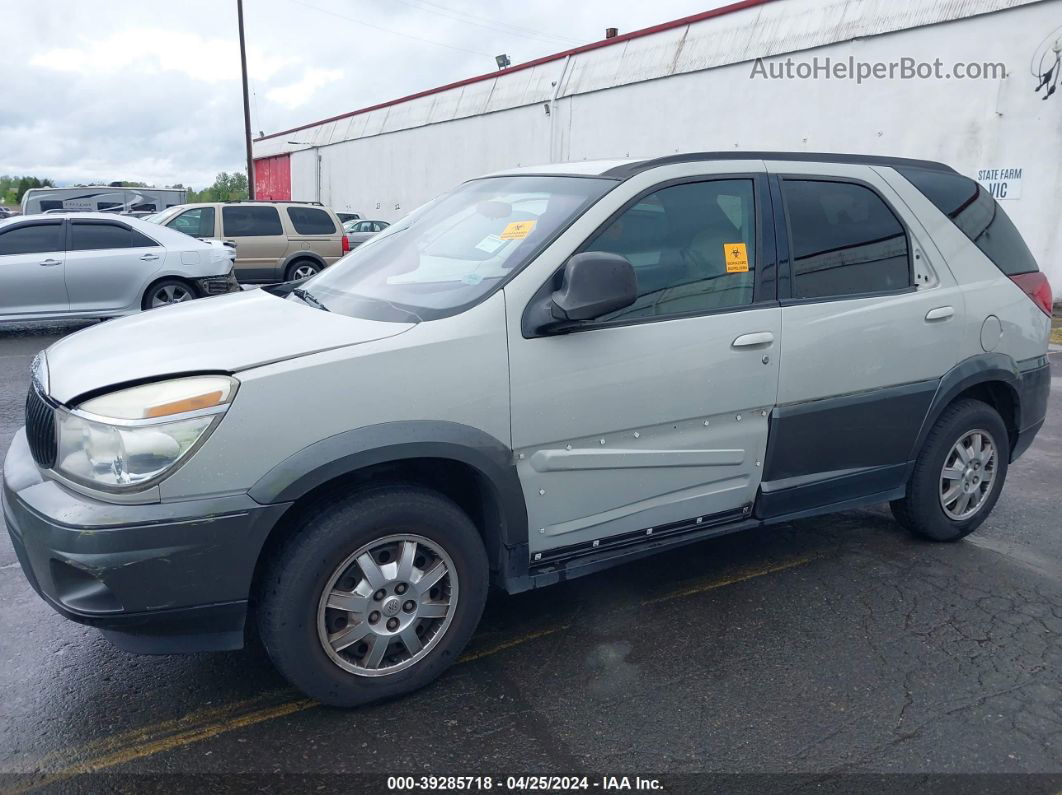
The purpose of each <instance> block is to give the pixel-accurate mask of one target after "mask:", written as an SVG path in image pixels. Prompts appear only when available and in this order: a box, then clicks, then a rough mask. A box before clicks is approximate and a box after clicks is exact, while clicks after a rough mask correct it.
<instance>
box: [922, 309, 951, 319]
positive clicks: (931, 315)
mask: <svg viewBox="0 0 1062 795" xmlns="http://www.w3.org/2000/svg"><path fill="white" fill-rule="evenodd" d="M954 314H955V308H954V307H951V306H938V307H937V308H936V309H930V310H929V311H928V312H926V320H947V319H948V318H949V317H951V316H952V315H954Z"/></svg>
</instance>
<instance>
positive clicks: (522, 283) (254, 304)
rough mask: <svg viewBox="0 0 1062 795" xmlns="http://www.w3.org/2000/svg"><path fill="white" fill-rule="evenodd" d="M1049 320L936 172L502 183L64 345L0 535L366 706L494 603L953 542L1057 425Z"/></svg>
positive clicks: (403, 686)
mask: <svg viewBox="0 0 1062 795" xmlns="http://www.w3.org/2000/svg"><path fill="white" fill-rule="evenodd" d="M1050 305H1051V294H1050V289H1049V288H1048V286H1047V282H1046V281H1045V279H1044V277H1043V276H1042V275H1041V274H1040V273H1039V272H1038V269H1037V266H1036V263H1035V262H1034V260H1033V258H1032V257H1031V256H1030V254H1029V251H1028V249H1027V248H1026V246H1025V244H1024V243H1023V242H1022V239H1021V237H1020V235H1019V234H1018V232H1017V231H1016V230H1015V228H1014V227H1013V225H1012V224H1011V222H1010V221H1009V220H1008V219H1007V217H1006V215H1005V214H1004V213H1003V211H1002V209H1000V208H999V206H998V205H997V204H996V203H995V201H994V200H993V199H992V198H991V197H990V196H989V195H988V194H987V193H986V192H985V191H984V190H983V189H982V188H981V187H980V186H978V185H977V183H975V182H973V181H972V180H970V179H967V178H966V177H963V176H961V175H959V174H957V173H956V172H954V171H952V170H951V169H950V168H948V167H946V166H943V165H940V164H938V163H931V162H923V161H911V160H898V159H888V158H878V157H858V156H850V155H808V154H778V153H745V154H741V155H735V154H733V153H727V154H691V155H676V156H672V157H666V158H663V159H659V160H649V161H614V162H604V163H578V164H567V165H562V166H555V167H547V168H534V169H527V170H516V171H509V172H505V173H499V174H493V175H490V176H488V177H484V178H482V179H477V180H472V181H470V182H467V183H465V184H463V185H461V186H460V187H458V188H457V189H455V190H454V191H452V192H451V193H449V194H446V195H444V196H442V197H440V198H438V199H436V200H435V201H433V202H432V203H430V204H428V205H426V206H425V207H423V208H421V209H419V210H417V211H416V212H414V213H413V214H411V215H410V216H408V217H407V218H405V219H404V220H402V221H399V222H398V223H396V224H394V225H393V226H391V227H390V228H388V229H387V230H385V231H384V232H382V233H380V234H379V235H377V236H376V237H374V238H373V239H372V241H371V242H369V243H366V244H365V245H363V246H361V247H359V248H358V249H357V250H356V251H355V252H353V253H352V254H351V255H349V256H348V257H346V258H345V259H344V260H343V261H342V262H340V263H339V264H337V265H335V266H333V267H331V268H329V269H327V270H325V271H323V272H322V273H320V274H319V275H317V276H316V277H314V278H312V279H309V280H308V281H305V282H303V283H301V284H298V285H294V284H286V285H280V286H277V287H273V288H267V289H263V290H257V291H253V292H247V293H241V294H234V295H230V296H223V297H220V298H217V299H215V300H212V301H206V302H194V303H191V304H185V305H182V306H177V307H168V308H164V309H162V310H159V311H157V312H153V313H151V315H150V316H147V317H144V318H139V319H136V320H124V321H117V322H112V323H107V324H104V325H102V326H98V327H94V328H89V329H86V330H84V331H81V332H79V333H78V334H75V335H73V336H70V337H67V338H66V339H63V340H61V341H59V342H57V343H56V344H54V345H53V346H52V347H50V348H48V349H47V351H46V352H45V353H44V354H42V355H41V356H39V357H38V359H37V360H36V362H35V369H34V373H33V386H32V388H31V390H30V393H29V396H28V400H27V404H26V429H25V430H24V431H22V432H20V433H19V434H18V435H17V436H16V438H15V440H14V442H13V443H12V445H11V448H10V451H9V453H8V456H7V461H6V463H5V469H4V491H3V503H4V515H5V518H6V522H7V526H8V528H9V531H10V533H11V536H12V540H13V541H14V546H15V549H16V550H17V552H18V556H19V560H20V562H21V564H22V567H23V570H24V571H25V573H26V575H27V577H28V578H29V580H30V582H31V583H32V584H33V586H34V587H35V588H36V589H37V590H38V591H39V593H40V594H41V596H42V597H43V598H44V599H45V600H47V601H48V603H49V604H51V605H52V606H53V607H54V608H55V609H56V610H57V611H58V612H59V613H61V614H62V615H64V616H66V617H68V618H70V619H73V620H75V621H80V622H84V623H87V624H93V625H96V626H99V627H100V628H101V629H102V630H103V632H104V633H105V634H106V635H107V636H108V637H109V638H110V639H111V640H113V641H114V642H115V643H117V644H119V645H120V646H122V647H124V648H127V649H131V650H135V651H143V652H172V651H196V650H208V649H213V650H217V649H235V648H238V647H240V646H241V645H242V644H243V642H244V631H245V622H246V621H247V618H248V616H249V615H251V616H253V617H254V619H255V620H256V621H257V625H258V628H259V632H260V635H261V638H262V640H263V641H264V644H265V647H266V649H267V650H268V652H269V654H270V656H271V657H272V659H273V660H274V662H275V664H276V665H277V667H278V668H279V669H280V670H281V671H282V672H283V673H284V675H285V676H287V677H288V679H290V680H291V681H292V682H293V683H294V684H296V685H297V686H298V687H300V688H302V689H303V690H304V691H305V692H306V693H308V694H310V695H312V696H314V697H315V698H318V699H320V700H321V701H323V702H326V703H329V704H334V705H348V706H349V705H355V704H361V703H364V702H368V701H371V700H375V699H380V698H384V697H388V696H392V695H395V694H397V693H403V692H406V691H409V690H412V689H414V688H417V687H420V686H422V685H424V684H426V683H428V682H430V681H431V680H432V679H434V678H435V677H437V676H438V675H439V674H440V673H441V672H442V671H443V670H444V669H446V667H447V666H449V665H450V664H451V663H452V662H453V661H454V660H456V659H457V657H458V655H459V654H460V652H461V649H462V647H464V645H465V643H466V642H467V641H468V639H469V637H470V636H471V634H472V632H473V630H474V629H475V627H476V624H477V622H478V620H479V617H480V613H481V611H482V609H483V606H484V601H485V599H486V597H487V591H488V586H489V585H491V584H493V585H495V586H497V587H499V588H501V589H503V590H505V591H508V592H509V593H516V592H520V591H524V590H527V589H530V588H537V587H540V586H543V585H549V584H551V583H555V582H559V581H562V580H565V579H568V578H570V577H575V576H579V575H582V574H587V573H589V572H594V571H598V570H601V569H604V568H606V567H609V566H612V565H615V564H617V563H623V562H627V561H631V560H634V559H636V558H638V557H640V556H644V555H647V554H651V553H653V552H656V551H659V550H663V549H668V548H671V547H674V546H678V545H682V544H688V543H691V542H694V541H698V540H701V539H704V538H707V537H710V536H713V535H717V534H721V533H728V532H733V531H735V530H742V529H746V528H752V527H757V526H761V525H767V524H775V523H778V522H785V521H788V520H790V519H793V518H796V517H807V516H812V515H815V514H821V513H826V512H830V511H836V510H840V509H847V508H852V507H855V506H859V505H865V504H869V503H880V502H889V503H891V505H892V508H893V512H894V514H895V516H896V518H897V519H898V520H899V521H900V522H901V523H902V524H903V525H905V526H906V527H908V528H909V529H910V530H912V531H913V532H915V533H917V534H919V535H921V536H924V537H927V538H930V539H934V540H937V541H954V540H956V539H959V538H962V537H963V536H965V535H967V534H968V533H970V532H972V531H973V530H974V529H975V528H977V526H978V525H980V524H981V523H982V522H983V521H985V519H986V518H987V517H988V515H989V514H990V512H991V510H992V507H993V506H994V505H995V503H996V500H997V499H998V498H999V494H1000V491H1001V490H1002V488H1003V483H1004V480H1005V479H1006V476H1007V467H1008V465H1009V464H1010V462H1012V461H1013V460H1014V459H1015V458H1017V457H1018V456H1019V455H1021V454H1022V453H1023V452H1024V451H1025V450H1026V448H1028V446H1029V444H1030V443H1031V442H1032V439H1033V437H1034V435H1035V434H1036V432H1037V430H1038V429H1039V428H1040V426H1041V424H1042V423H1043V420H1044V413H1045V407H1046V401H1047V395H1048V390H1049V386H1050V371H1049V367H1048V363H1047V358H1046V351H1047V340H1048V334H1049V326H1050V321H1049V317H1048V313H1049V311H1050ZM134 326H135V328H134ZM296 405H297V406H298V407H299V410H298V412H297V421H292V419H291V418H292V417H294V416H296V415H293V414H292V413H291V412H289V411H286V410H285V407H287V406H296Z"/></svg>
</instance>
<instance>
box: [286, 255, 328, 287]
mask: <svg viewBox="0 0 1062 795" xmlns="http://www.w3.org/2000/svg"><path fill="white" fill-rule="evenodd" d="M320 272H321V266H320V265H319V264H318V263H316V262H314V261H313V260H312V259H299V260H295V261H294V262H293V263H291V264H290V265H288V270H287V273H286V274H285V278H284V281H287V282H297V281H301V280H302V279H309V278H310V277H311V276H313V275H315V274H317V273H320Z"/></svg>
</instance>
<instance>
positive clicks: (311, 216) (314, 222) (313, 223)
mask: <svg viewBox="0 0 1062 795" xmlns="http://www.w3.org/2000/svg"><path fill="white" fill-rule="evenodd" d="M288 218H290V219H291V225H292V226H294V227H295V231H296V232H298V233H299V234H300V235H332V234H335V231H336V225H335V224H334V223H332V219H331V217H329V215H328V213H327V212H325V211H324V210H318V209H315V208H313V207H289V208H288Z"/></svg>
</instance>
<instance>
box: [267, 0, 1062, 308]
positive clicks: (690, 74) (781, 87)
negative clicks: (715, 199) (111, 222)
mask: <svg viewBox="0 0 1062 795" xmlns="http://www.w3.org/2000/svg"><path fill="white" fill-rule="evenodd" d="M1060 52H1062V2H1059V0H744V1H743V2H739V3H734V4H732V5H730V6H726V7H724V8H719V9H715V10H712V11H707V12H704V13H701V14H697V15H694V16H691V17H686V18H684V19H679V20H674V21H673V22H668V23H664V24H661V25H657V26H654V27H652V28H647V29H645V30H640V31H635V32H633V33H628V34H626V35H621V36H616V37H614V38H608V39H604V40H602V41H598V42H594V43H593V44H588V45H585V46H583V47H577V48H575V49H572V50H568V51H566V52H561V53H557V54H555V55H550V56H547V57H544V58H539V59H537V60H534V61H530V62H528V63H524V64H517V65H514V66H511V67H509V68H506V69H503V70H500V71H498V72H493V73H489V74H485V75H480V76H477V77H472V78H469V79H467V80H462V81H459V82H457V83H452V84H450V85H446V86H441V87H439V88H434V89H430V90H427V91H423V92H421V93H419V94H414V95H412V96H408V97H403V98H400V99H397V100H394V101H391V102H385V103H382V104H380V105H375V106H373V107H369V108H363V109H360V110H354V111H350V112H348V113H343V114H341V115H338V116H335V117H333V118H330V119H325V120H323V121H319V122H313V123H310V124H306V125H302V126H299V127H296V128H293V129H290V130H284V131H282V132H277V133H273V134H271V135H266V136H264V137H262V138H259V139H257V140H256V141H255V142H254V156H255V186H256V191H257V193H258V197H259V198H273V199H296V200H316V201H321V202H323V203H325V204H327V205H330V206H331V207H333V208H334V209H335V210H337V211H341V212H342V211H354V212H359V213H361V214H362V215H363V216H365V217H370V218H380V219H383V220H394V219H395V218H398V217H400V216H402V215H404V214H405V213H406V212H407V211H409V210H411V209H413V208H415V207H417V206H418V205H420V204H422V203H423V202H425V201H427V200H429V199H431V198H433V197H434V196H436V195H437V194H439V193H440V192H442V191H444V190H446V189H448V188H450V187H452V186H454V185H455V184H457V183H459V182H462V181H464V180H467V179H469V178H472V177H475V176H478V175H480V174H484V173H487V172H491V171H496V170H500V169H505V168H510V167H513V166H517V165H523V166H527V165H534V164H540V163H549V162H556V161H574V160H588V159H602V158H617V157H619V158H622V157H653V156H659V155H667V154H673V153H676V152H701V151H718V150H727V151H739V150H779V151H807V152H854V153H864V154H880V155H892V156H899V157H912V158H919V159H928V160H940V161H943V162H945V163H948V164H949V165H951V166H953V167H954V168H955V169H956V170H958V171H960V172H961V173H963V174H966V175H968V176H970V177H973V178H975V179H978V180H979V181H980V182H981V183H982V184H984V185H985V187H986V188H988V189H989V190H990V191H991V192H992V193H993V195H994V196H996V198H997V199H1000V200H1001V204H1002V206H1003V207H1004V208H1005V209H1006V211H1007V213H1008V214H1009V215H1010V216H1011V218H1012V219H1013V220H1014V222H1015V223H1016V224H1017V226H1018V227H1019V229H1020V230H1021V231H1022V233H1023V235H1024V236H1025V239H1026V241H1027V242H1028V243H1029V246H1030V248H1031V249H1032V251H1033V253H1034V254H1035V255H1036V257H1037V260H1038V261H1039V263H1040V268H1041V270H1043V271H1044V272H1045V273H1047V275H1048V277H1049V279H1050V280H1051V283H1052V287H1053V290H1054V294H1055V296H1056V297H1058V296H1060V295H1062V224H1060V222H1059V219H1060V213H1059V207H1060V206H1062V88H1060V90H1058V91H1057V92H1054V91H1053V88H1054V87H1055V86H1056V85H1058V84H1059V83H1060V82H1062V81H1060V75H1059V72H1060V71H1062V67H1060V66H1059V56H1060ZM905 68H906V69H905ZM845 71H847V72H848V74H847V75H846V74H845V73H844V72H845ZM890 71H891V74H890ZM905 71H906V72H907V73H906V74H905ZM911 72H913V74H911ZM861 74H862V78H863V79H860V75H861Z"/></svg>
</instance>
